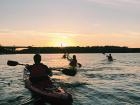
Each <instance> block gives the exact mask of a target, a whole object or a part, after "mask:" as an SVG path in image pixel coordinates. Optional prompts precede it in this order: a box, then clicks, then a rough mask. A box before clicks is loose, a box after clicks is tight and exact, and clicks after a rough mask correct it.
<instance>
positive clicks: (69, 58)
mask: <svg viewBox="0 0 140 105" xmlns="http://www.w3.org/2000/svg"><path fill="white" fill-rule="evenodd" d="M67 59H68V60H69V61H70V62H71V61H72V58H71V57H70V56H69V54H68V55H67Z"/></svg>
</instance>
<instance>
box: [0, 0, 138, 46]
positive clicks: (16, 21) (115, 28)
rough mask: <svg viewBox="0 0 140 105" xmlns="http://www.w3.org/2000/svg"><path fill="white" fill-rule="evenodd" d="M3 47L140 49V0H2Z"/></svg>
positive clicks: (0, 37) (0, 40)
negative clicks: (124, 47) (111, 47)
mask: <svg viewBox="0 0 140 105" xmlns="http://www.w3.org/2000/svg"><path fill="white" fill-rule="evenodd" d="M0 17H1V18H0V44H1V45H25V46H28V45H34V46H61V44H62V46H96V45H98V46H104V45H115V46H128V47H140V0H0Z"/></svg>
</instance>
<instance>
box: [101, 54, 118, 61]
mask: <svg viewBox="0 0 140 105" xmlns="http://www.w3.org/2000/svg"><path fill="white" fill-rule="evenodd" d="M102 54H104V55H105V56H106V57H107V58H108V56H109V55H107V54H105V53H102ZM108 60H109V61H113V60H116V59H113V58H112V59H108Z"/></svg>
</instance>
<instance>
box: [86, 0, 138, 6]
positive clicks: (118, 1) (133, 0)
mask: <svg viewBox="0 0 140 105" xmlns="http://www.w3.org/2000/svg"><path fill="white" fill-rule="evenodd" d="M87 1H90V2H95V3H99V4H105V5H113V6H124V5H125V6H126V5H127V6H132V5H135V6H137V7H139V5H140V0H87Z"/></svg>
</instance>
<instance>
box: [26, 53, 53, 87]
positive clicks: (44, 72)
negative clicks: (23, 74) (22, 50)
mask: <svg viewBox="0 0 140 105" xmlns="http://www.w3.org/2000/svg"><path fill="white" fill-rule="evenodd" d="M33 59H34V64H33V65H27V69H28V70H29V72H30V78H29V79H30V81H31V82H32V83H33V84H37V83H40V82H41V81H46V83H47V84H45V85H46V86H48V87H50V86H52V82H51V80H50V76H52V71H51V70H50V69H49V68H48V67H47V66H46V65H44V64H43V63H41V55H39V54H36V55H34V58H33Z"/></svg>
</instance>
